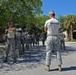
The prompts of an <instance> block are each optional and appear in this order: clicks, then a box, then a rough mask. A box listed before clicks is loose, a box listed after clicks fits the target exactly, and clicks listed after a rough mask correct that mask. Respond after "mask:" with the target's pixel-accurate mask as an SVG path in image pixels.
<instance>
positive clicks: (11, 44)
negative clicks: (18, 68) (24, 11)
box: [3, 22, 17, 63]
mask: <svg viewBox="0 0 76 75" xmlns="http://www.w3.org/2000/svg"><path fill="white" fill-rule="evenodd" d="M15 31H16V29H15V28H14V27H13V23H12V22H9V23H8V29H6V30H5V32H6V33H7V43H6V56H5V59H4V60H3V61H4V62H7V61H8V54H9V50H10V49H11V50H12V52H13V55H12V56H13V63H15V62H16V56H17V54H16V50H15Z"/></svg>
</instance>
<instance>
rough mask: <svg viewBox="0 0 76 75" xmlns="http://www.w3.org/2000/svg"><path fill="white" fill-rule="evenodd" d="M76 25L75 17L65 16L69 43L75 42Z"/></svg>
mask: <svg viewBox="0 0 76 75" xmlns="http://www.w3.org/2000/svg"><path fill="white" fill-rule="evenodd" d="M75 24H76V16H75V15H68V16H65V19H64V27H65V28H66V30H67V34H68V40H69V41H72V40H73V30H74V28H76V25H75Z"/></svg>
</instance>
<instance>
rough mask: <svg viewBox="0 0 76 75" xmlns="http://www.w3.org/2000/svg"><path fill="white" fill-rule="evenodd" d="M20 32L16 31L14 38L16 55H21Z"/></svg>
mask: <svg viewBox="0 0 76 75" xmlns="http://www.w3.org/2000/svg"><path fill="white" fill-rule="evenodd" d="M20 36H21V34H20V32H18V31H16V38H15V45H16V50H17V51H18V52H17V53H18V56H19V55H21V53H22V49H21V37H20Z"/></svg>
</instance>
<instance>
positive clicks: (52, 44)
mask: <svg viewBox="0 0 76 75" xmlns="http://www.w3.org/2000/svg"><path fill="white" fill-rule="evenodd" d="M52 50H55V52H56V56H57V61H58V65H61V64H62V59H61V52H60V40H59V37H58V36H48V37H47V43H46V65H51V55H52Z"/></svg>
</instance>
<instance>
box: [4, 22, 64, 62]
mask: <svg viewBox="0 0 76 75" xmlns="http://www.w3.org/2000/svg"><path fill="white" fill-rule="evenodd" d="M59 36H60V39H61V49H62V47H63V48H64V49H65V42H64V36H62V34H59ZM40 37H41V41H42V44H43V46H44V45H45V39H46V38H45V36H44V35H42V36H40V35H39V34H36V35H35V34H34V33H32V34H29V33H28V32H27V31H26V30H25V29H21V28H20V27H19V25H18V24H15V27H14V25H13V23H12V22H9V23H8V28H7V29H5V39H6V42H5V49H6V52H5V58H4V60H3V61H4V62H8V57H9V54H10V51H12V58H13V63H15V62H16V61H17V58H18V57H20V56H21V55H23V54H24V53H25V50H29V48H32V47H33V46H35V45H36V46H38V45H39V39H40Z"/></svg>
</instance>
